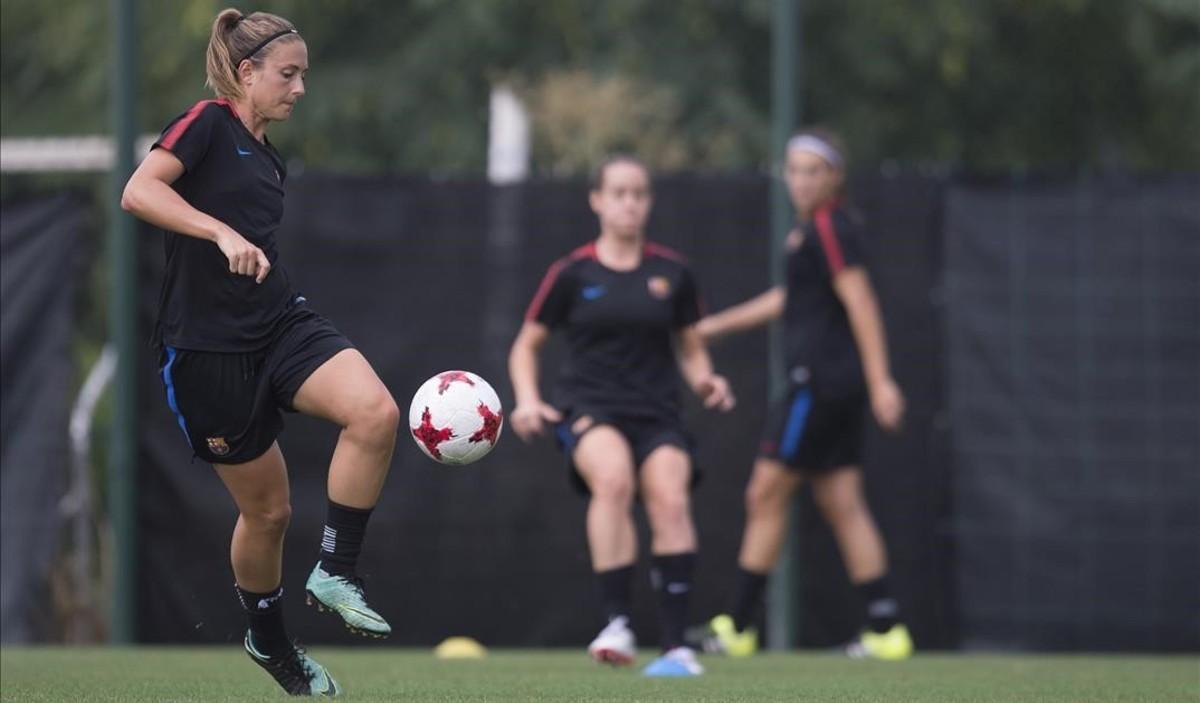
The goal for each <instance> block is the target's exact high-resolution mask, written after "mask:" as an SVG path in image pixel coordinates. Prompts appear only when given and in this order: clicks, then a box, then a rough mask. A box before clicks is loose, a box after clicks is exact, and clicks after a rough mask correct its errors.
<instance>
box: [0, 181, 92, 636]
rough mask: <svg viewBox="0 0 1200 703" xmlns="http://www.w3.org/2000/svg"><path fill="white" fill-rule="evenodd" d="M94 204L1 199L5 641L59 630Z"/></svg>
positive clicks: (1, 616) (0, 537)
mask: <svg viewBox="0 0 1200 703" xmlns="http://www.w3.org/2000/svg"><path fill="white" fill-rule="evenodd" d="M89 218H90V213H89V210H88V207H87V205H86V203H85V201H84V199H83V198H81V197H78V196H76V195H72V194H62V195H55V196H46V197H40V198H29V199H21V200H12V201H6V202H5V203H4V205H3V208H0V369H3V370H2V372H0V521H2V523H0V524H3V528H2V529H0V623H3V625H2V626H0V641H3V642H39V641H53V640H54V639H56V638H57V637H58V636H59V632H60V623H58V622H56V620H55V607H54V605H55V604H54V602H53V596H54V594H55V593H56V591H57V590H58V589H55V588H53V587H52V583H51V580H52V579H51V576H52V572H53V569H54V566H55V564H56V557H57V556H58V555H59V553H60V551H59V550H60V546H61V545H60V540H61V537H62V528H63V525H64V522H65V520H66V515H65V511H64V510H63V502H62V498H63V496H64V494H65V493H66V491H67V488H68V470H69V468H70V465H69V462H70V455H69V453H68V448H69V445H68V443H67V420H68V416H69V413H70V411H71V391H72V386H71V384H72V381H73V378H74V375H73V370H74V358H73V353H72V348H71V344H72V338H73V335H74V328H75V322H76V320H75V304H76V302H77V301H76V295H77V293H78V291H79V281H80V279H81V275H80V273H81V270H82V264H83V263H84V262H86V260H87V258H88V257H87V247H86V246H85V244H86V242H85V241H84V239H85V238H84V236H83V235H84V233H85V232H86V231H87V229H88V228H89V224H90V219H89Z"/></svg>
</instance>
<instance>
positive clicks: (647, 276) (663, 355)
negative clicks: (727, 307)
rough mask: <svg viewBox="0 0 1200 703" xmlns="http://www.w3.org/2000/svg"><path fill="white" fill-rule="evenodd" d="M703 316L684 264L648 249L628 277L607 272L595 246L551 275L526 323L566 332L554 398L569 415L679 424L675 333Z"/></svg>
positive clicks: (581, 251)
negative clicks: (565, 355) (597, 414)
mask: <svg viewBox="0 0 1200 703" xmlns="http://www.w3.org/2000/svg"><path fill="white" fill-rule="evenodd" d="M700 316H701V306H700V300H699V295H698V293H697V290H696V282H695V278H694V277H693V275H692V271H691V269H690V268H689V266H688V264H687V262H686V261H685V259H684V258H683V257H682V256H680V255H679V254H678V253H676V252H674V251H672V250H670V249H667V248H666V247H663V246H660V245H657V244H653V243H649V242H647V243H646V245H645V248H644V249H643V253H642V261H641V263H640V264H639V265H638V267H637V268H635V269H633V270H630V271H617V270H614V269H611V268H608V267H606V266H604V265H603V264H601V263H600V261H599V260H598V259H597V258H596V245H595V243H594V242H593V243H591V244H588V245H586V246H583V247H580V248H579V249H576V250H575V251H573V252H572V253H571V254H569V255H567V256H565V257H563V258H562V259H559V260H558V261H556V262H555V263H554V264H553V265H551V266H550V269H549V271H547V272H546V276H545V278H544V279H543V280H542V284H541V286H540V287H539V288H538V291H537V294H536V295H535V296H534V298H533V302H532V303H530V305H529V310H528V311H527V312H526V315H525V319H526V320H531V321H535V322H540V323H541V324H543V325H546V326H547V327H549V328H551V329H552V330H555V329H562V330H563V331H564V333H565V337H566V341H567V347H568V359H567V361H566V363H565V364H564V365H563V368H562V369H561V371H560V373H559V377H558V382H557V384H556V386H555V391H554V396H553V399H554V404H555V405H556V406H558V407H559V408H560V409H562V410H565V411H568V412H570V411H582V412H607V413H612V414H614V415H621V416H626V417H648V418H666V419H675V418H677V417H678V415H679V413H680V410H681V405H680V397H679V379H680V375H679V370H678V367H677V365H676V359H675V352H674V346H673V339H672V336H673V334H674V333H675V332H676V331H678V330H680V329H682V328H684V327H687V326H688V325H692V324H695V322H696V321H697V320H699V319H700Z"/></svg>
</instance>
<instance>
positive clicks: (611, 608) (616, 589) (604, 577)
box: [596, 564, 633, 622]
mask: <svg viewBox="0 0 1200 703" xmlns="http://www.w3.org/2000/svg"><path fill="white" fill-rule="evenodd" d="M596 579H597V580H598V581H599V582H600V598H601V600H603V601H604V616H605V617H606V618H608V620H609V621H610V622H611V621H612V619H613V618H618V617H624V618H628V617H629V613H630V611H631V610H632V609H633V608H632V607H631V604H632V602H633V598H632V596H631V595H630V592H631V590H632V588H631V587H632V585H633V564H630V565H629V566H621V567H618V568H616V569H609V570H607V571H597V572H596Z"/></svg>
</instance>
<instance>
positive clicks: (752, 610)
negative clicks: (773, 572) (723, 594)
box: [733, 567, 767, 632]
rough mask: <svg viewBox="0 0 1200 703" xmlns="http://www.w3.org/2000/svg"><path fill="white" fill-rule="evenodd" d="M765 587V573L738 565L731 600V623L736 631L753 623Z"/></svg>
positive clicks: (740, 630) (760, 604)
mask: <svg viewBox="0 0 1200 703" xmlns="http://www.w3.org/2000/svg"><path fill="white" fill-rule="evenodd" d="M766 587H767V575H766V574H760V573H758V572H756V571H750V570H748V569H744V568H741V567H738V573H737V590H736V591H735V596H734V601H733V624H734V626H735V627H737V629H738V632H742V631H743V630H745V629H746V628H747V627H749V626H751V625H753V624H754V619H755V618H756V617H758V610H759V607H760V606H762V599H763V591H764V590H766Z"/></svg>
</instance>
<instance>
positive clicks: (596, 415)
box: [555, 410, 700, 495]
mask: <svg viewBox="0 0 1200 703" xmlns="http://www.w3.org/2000/svg"><path fill="white" fill-rule="evenodd" d="M563 416H564V417H565V418H566V419H565V420H563V421H562V422H560V423H558V426H557V427H556V428H555V437H556V438H557V439H558V446H559V448H560V449H562V452H563V454H564V455H565V456H566V459H567V476H568V478H569V480H570V482H571V486H572V487H573V488H574V489H575V490H576V491H578V492H579V493H581V494H583V495H591V491H590V490H588V486H587V482H586V481H584V480H583V476H581V475H580V474H579V468H578V467H577V466H575V460H574V454H575V447H576V446H578V445H579V440H580V438H581V437H583V435H585V434H587V433H588V432H590V431H591V430H593V429H595V428H597V427H600V426H601V425H608V426H609V427H612V428H614V429H616V430H617V432H620V433H621V435H622V436H623V437H625V439H626V441H628V442H629V447H630V448H631V449H632V450H633V469H634V472H635V473H636V472H637V471H639V470H640V469H641V466H642V462H644V461H645V460H646V457H648V456H650V454H651V452H653V451H654V450H655V449H658V448H659V447H661V446H664V445H670V446H673V447H679V448H680V449H682V450H683V451H685V452H687V453H688V455H689V456H690V455H691V454H692V449H693V445H694V442H693V441H692V437H691V435H690V434H688V432H687V430H685V429H684V428H683V425H682V423H680V422H679V421H678V420H672V419H667V418H658V417H630V416H625V415H618V414H613V413H607V412H595V411H588V410H575V411H568V412H564V413H563ZM583 417H590V418H591V419H592V423H591V424H590V425H587V426H586V427H584V428H583V429H582V430H581V431H580V432H578V433H576V432H575V431H574V429H573V428H574V427H575V423H576V422H578V421H579V419H580V418H583ZM699 481H700V471H699V470H698V469H697V468H696V464H695V461H693V462H692V478H691V485H692V487H695V485H696V484H697V483H698V482H699Z"/></svg>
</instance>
